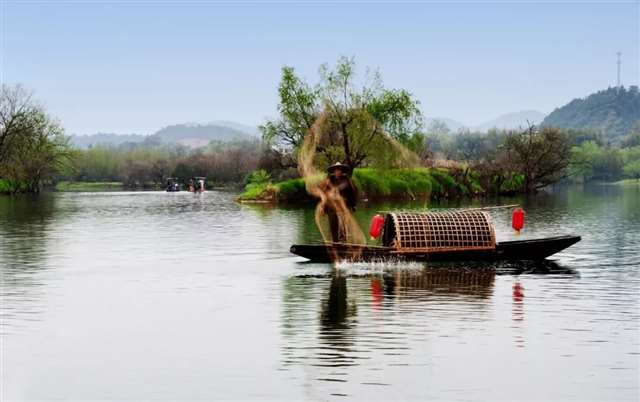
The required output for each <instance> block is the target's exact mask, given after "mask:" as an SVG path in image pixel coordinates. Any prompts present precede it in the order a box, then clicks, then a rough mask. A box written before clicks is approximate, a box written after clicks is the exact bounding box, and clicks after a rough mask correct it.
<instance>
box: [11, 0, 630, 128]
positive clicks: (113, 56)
mask: <svg viewBox="0 0 640 402" xmlns="http://www.w3.org/2000/svg"><path fill="white" fill-rule="evenodd" d="M639 25H640V2H639V1H637V0H636V1H627V2H611V1H609V2H593V1H590V2H567V1H565V2H557V3H556V2H516V1H510V2H505V1H493V2H470V1H464V2H455V1H454V2H429V1H405V2H386V1H385V2H382V1H377V2H365V1H359V2H356V1H351V2H337V1H328V2H319V1H279V2H257V1H236V2H230V1H225V2H220V1H186V2H174V1H133V2H124V1H110V2H109V1H102V2H97V1H48V2H42V1H40V2H29V1H12V0H0V36H1V37H0V56H1V60H0V63H1V64H0V66H1V71H0V72H1V75H0V79H1V80H2V82H3V83H7V84H10V85H14V84H21V85H23V86H25V87H26V88H28V89H29V90H31V91H33V92H34V97H35V98H36V99H38V100H39V101H40V102H41V103H43V104H44V105H45V107H46V108H47V110H48V111H49V113H50V114H51V115H53V116H55V117H56V118H57V119H58V120H59V121H60V122H61V124H62V125H63V126H64V127H65V128H66V131H67V132H68V133H69V134H92V133H96V132H115V133H139V134H152V133H153V132H155V131H157V130H158V129H160V128H162V127H164V126H167V125H170V124H177V123H186V122H193V123H205V122H210V121H215V120H232V121H236V122H239V123H243V124H249V125H256V124H259V123H261V122H263V121H264V120H265V119H267V118H272V117H276V116H277V103H278V95H277V86H278V82H279V79H280V74H281V69H282V67H283V66H285V65H288V66H292V67H294V68H295V69H296V71H297V72H298V73H299V75H300V76H302V77H303V78H304V79H305V80H307V81H308V82H309V83H311V84H315V83H316V82H317V78H318V67H319V66H320V65H321V64H322V63H329V64H332V63H335V62H336V60H337V59H338V57H340V56H349V57H354V58H355V60H356V63H357V65H358V67H359V72H360V75H361V76H362V75H364V73H365V69H366V68H367V67H370V68H377V69H378V70H379V71H380V73H381V75H382V77H383V80H384V84H385V85H386V86H387V87H389V88H403V89H407V90H409V91H410V92H411V93H413V94H414V96H415V97H416V98H417V99H418V100H419V101H420V102H421V109H422V111H423V114H424V115H425V116H427V117H446V118H451V119H455V120H458V121H461V122H462V123H464V124H466V125H470V126H473V125H479V124H481V123H483V122H485V121H488V120H491V119H493V118H495V117H496V116H498V115H501V114H504V113H509V112H516V111H520V110H528V109H534V110H539V111H541V112H544V113H549V112H551V111H552V110H553V109H554V108H556V107H559V106H562V105H563V104H565V103H567V102H568V101H570V100H572V99H573V98H578V97H585V96H587V95H589V94H590V93H592V92H595V91H597V90H600V89H606V88H607V87H609V86H615V84H616V52H617V51H621V52H622V83H623V84H624V85H626V86H628V85H637V84H638V82H639V81H640V78H639V77H640V28H639Z"/></svg>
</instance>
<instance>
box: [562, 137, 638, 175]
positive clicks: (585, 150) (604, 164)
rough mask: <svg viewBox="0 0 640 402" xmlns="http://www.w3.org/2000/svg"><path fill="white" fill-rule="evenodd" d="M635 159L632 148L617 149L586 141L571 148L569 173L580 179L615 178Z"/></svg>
mask: <svg viewBox="0 0 640 402" xmlns="http://www.w3.org/2000/svg"><path fill="white" fill-rule="evenodd" d="M634 160H637V157H636V156H635V155H634V152H633V148H629V149H622V150H621V149H619V148H609V147H603V146H600V145H598V144H597V143H596V142H594V141H586V142H584V143H582V144H581V145H580V146H575V147H573V148H572V149H571V167H570V171H571V175H572V176H573V177H575V178H577V179H579V180H580V181H583V182H586V181H589V180H609V181H610V180H617V179H619V178H620V177H621V176H622V175H623V173H624V170H623V169H624V167H625V165H626V164H627V163H629V162H632V161H634Z"/></svg>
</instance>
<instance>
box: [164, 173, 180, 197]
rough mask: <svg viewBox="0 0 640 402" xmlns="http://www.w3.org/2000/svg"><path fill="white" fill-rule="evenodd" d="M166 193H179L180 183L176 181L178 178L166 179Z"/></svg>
mask: <svg viewBox="0 0 640 402" xmlns="http://www.w3.org/2000/svg"><path fill="white" fill-rule="evenodd" d="M166 191H167V192H169V193H173V192H176V191H180V182H179V181H178V178H176V177H167V186H166Z"/></svg>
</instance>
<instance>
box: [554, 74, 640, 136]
mask: <svg viewBox="0 0 640 402" xmlns="http://www.w3.org/2000/svg"><path fill="white" fill-rule="evenodd" d="M639 116H640V93H639V92H638V87H637V86H631V87H630V88H629V89H625V88H618V87H615V88H609V89H606V90H604V91H599V92H596V93H594V94H591V95H589V96H588V97H586V98H583V99H574V100H572V101H571V102H569V103H568V104H566V105H565V106H563V107H561V108H558V109H556V110H554V111H553V112H551V113H550V114H549V115H548V116H547V117H546V118H545V119H544V121H543V122H542V126H549V127H559V128H566V129H577V130H592V131H595V132H599V133H602V134H604V135H605V136H606V137H607V138H608V140H609V141H611V142H612V143H614V144H619V143H620V141H621V140H622V138H623V137H624V136H625V135H627V134H628V133H629V132H630V131H631V128H632V127H633V126H634V124H636V123H637V122H638V120H640V118H639Z"/></svg>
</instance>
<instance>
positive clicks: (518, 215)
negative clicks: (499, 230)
mask: <svg viewBox="0 0 640 402" xmlns="http://www.w3.org/2000/svg"><path fill="white" fill-rule="evenodd" d="M511 227H513V228H514V229H515V230H517V231H518V232H519V231H520V230H521V229H522V228H523V227H524V211H523V210H522V208H516V209H514V210H513V215H512V216H511Z"/></svg>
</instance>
